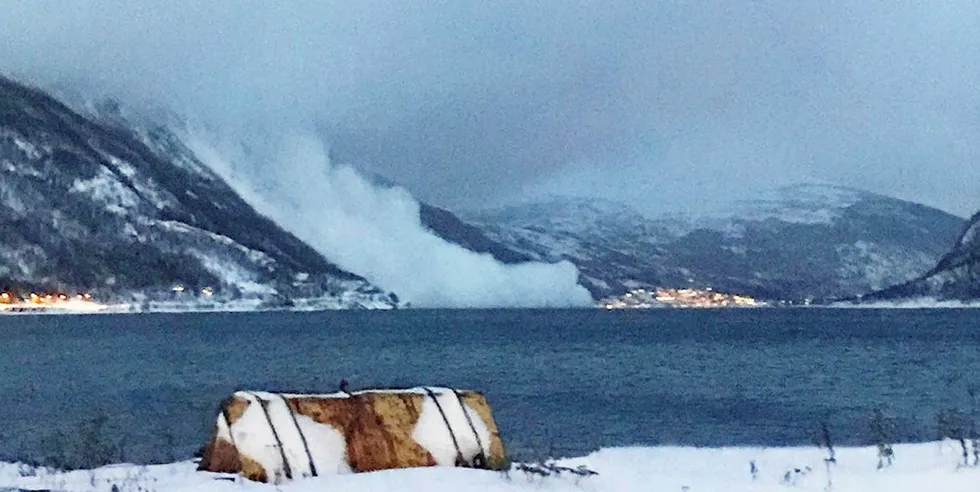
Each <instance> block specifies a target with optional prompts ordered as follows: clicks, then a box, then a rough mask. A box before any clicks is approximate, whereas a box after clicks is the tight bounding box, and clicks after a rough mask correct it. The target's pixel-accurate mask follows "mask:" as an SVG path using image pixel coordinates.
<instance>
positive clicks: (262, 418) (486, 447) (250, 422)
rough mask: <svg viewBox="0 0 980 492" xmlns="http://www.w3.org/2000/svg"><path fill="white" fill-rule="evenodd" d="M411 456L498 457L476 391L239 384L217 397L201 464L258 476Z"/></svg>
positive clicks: (420, 460)
mask: <svg viewBox="0 0 980 492" xmlns="http://www.w3.org/2000/svg"><path fill="white" fill-rule="evenodd" d="M418 466H465V467H473V468H487V469H500V468H503V467H504V466H506V462H505V457H504V448H503V443H502V442H501V440H500V433H499V431H498V430H497V424H496V422H494V420H493V414H492V413H491V410H490V405H489V404H488V403H487V400H486V398H485V397H484V396H483V394H482V393H480V392H477V391H468V390H454V389H451V388H425V387H420V388H411V389H404V390H366V391H356V392H353V393H347V392H340V393H331V394H326V395H302V394H278V393H267V392H260V391H239V392H236V393H235V394H234V395H233V396H232V397H230V398H228V399H226V400H224V401H223V402H222V403H221V409H220V412H219V414H218V417H217V422H216V423H215V427H214V431H213V433H212V436H211V440H210V441H209V442H208V444H207V445H206V446H205V449H204V454H203V456H202V459H201V463H200V466H199V469H200V470H205V471H212V472H226V473H240V474H242V475H243V476H244V477H245V478H248V479H250V480H255V481H259V482H272V483H280V482H282V481H283V480H288V479H294V478H302V477H315V476H322V475H330V474H338V473H352V472H353V473H356V472H366V471H375V470H385V469H390V468H408V467H418Z"/></svg>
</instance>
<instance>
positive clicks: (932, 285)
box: [863, 212, 980, 301]
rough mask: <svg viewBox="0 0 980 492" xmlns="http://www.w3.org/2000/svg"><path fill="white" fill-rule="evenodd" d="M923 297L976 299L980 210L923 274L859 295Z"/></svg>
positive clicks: (979, 275) (880, 298)
mask: <svg viewBox="0 0 980 492" xmlns="http://www.w3.org/2000/svg"><path fill="white" fill-rule="evenodd" d="M923 297H926V298H932V299H935V300H939V301H947V300H948V301H976V300H980V212H977V213H976V214H974V215H973V217H971V218H970V220H969V221H968V222H967V223H966V225H965V226H964V227H963V229H962V233H961V234H960V235H959V239H958V240H957V241H956V242H955V243H953V247H952V248H951V249H950V250H949V251H948V252H947V253H946V255H944V256H943V257H942V259H940V260H939V261H938V262H937V263H936V265H935V266H934V267H933V268H931V269H930V270H929V271H927V272H926V273H925V274H923V275H921V276H919V277H917V278H915V279H913V280H911V281H908V282H904V283H901V284H898V285H895V286H892V287H889V288H887V289H882V290H881V291H878V292H874V293H871V294H869V295H867V296H863V299H864V300H865V301H891V300H903V299H913V298H923Z"/></svg>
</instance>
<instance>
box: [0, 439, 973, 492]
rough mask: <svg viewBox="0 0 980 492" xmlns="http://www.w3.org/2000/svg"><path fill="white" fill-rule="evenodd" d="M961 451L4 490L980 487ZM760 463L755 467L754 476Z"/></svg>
mask: <svg viewBox="0 0 980 492" xmlns="http://www.w3.org/2000/svg"><path fill="white" fill-rule="evenodd" d="M961 453H962V452H961V450H960V448H959V445H958V444H957V443H954V442H951V441H950V442H943V443H938V442H936V443H924V444H902V445H897V446H895V461H894V464H893V465H892V466H891V467H887V468H884V469H880V470H879V469H877V465H878V457H877V449H876V448H874V447H867V448H841V449H839V450H838V451H837V464H836V465H835V466H832V467H831V469H830V472H829V476H828V471H827V468H826V465H825V463H824V458H825V457H826V454H825V452H824V451H822V450H820V449H817V448H815V447H810V448H772V449H759V448H719V449H697V448H681V447H657V448H612V449H603V450H600V451H597V452H595V453H593V454H591V455H589V456H586V457H582V458H572V459H564V460H559V461H558V464H559V465H563V466H567V467H578V466H580V465H585V466H587V467H588V468H590V469H592V470H594V471H596V472H598V473H599V474H598V475H596V476H588V477H579V476H576V475H574V474H571V473H567V472H566V473H564V474H562V475H560V476H550V477H540V476H537V475H535V474H528V473H525V472H522V471H517V470H513V471H511V472H509V473H502V472H487V471H477V470H469V469H462V468H415V469H404V470H390V471H383V472H375V473H363V474H355V475H336V476H329V477H321V478H316V479H306V480H300V481H295V482H292V483H288V484H283V485H279V486H278V487H277V486H274V485H267V484H260V483H252V482H245V481H242V480H241V479H237V478H235V477H229V476H224V475H217V474H209V473H202V472H197V471H195V464H194V463H191V462H183V463H174V464H169V465H152V466H134V465H115V466H109V467H104V468H99V469H96V470H82V471H74V472H68V473H58V472H52V471H48V470H45V469H35V468H32V467H29V466H26V465H18V464H2V463H0V491H2V490H4V489H5V488H9V489H15V490H16V489H24V490H51V491H66V492H67V491H70V492H75V491H79V492H82V491H85V492H88V491H100V492H102V491H104V492H111V491H113V488H114V487H115V490H118V491H119V492H137V491H139V492H170V491H173V492H176V491H190V490H194V491H205V492H223V491H228V492H231V491H240V490H253V491H257V492H261V491H268V492H273V491H283V492H307V491H309V492H314V491H317V492H320V491H359V492H372V491H389V490H397V491H399V492H415V491H418V492H432V491H434V490H454V491H463V492H465V491H477V490H479V491H521V490H534V491H541V490H546V491H581V490H584V491H617V492H618V491H645V492H646V491H672V492H683V491H688V492H698V491H726V492H736V491H742V490H744V491H767V490H801V491H826V490H834V491H841V492H850V491H862V492H864V491H874V490H887V491H890V492H900V491H925V490H929V491H942V492H949V491H967V490H969V491H976V490H980V468H974V467H964V466H963V465H962V455H961ZM971 460H972V457H971ZM752 463H754V464H755V468H756V473H755V476H754V477H753V473H752Z"/></svg>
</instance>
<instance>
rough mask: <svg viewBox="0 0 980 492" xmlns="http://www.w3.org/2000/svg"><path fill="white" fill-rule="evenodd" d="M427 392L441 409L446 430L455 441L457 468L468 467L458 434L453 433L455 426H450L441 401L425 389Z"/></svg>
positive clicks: (429, 390) (440, 412) (440, 413)
mask: <svg viewBox="0 0 980 492" xmlns="http://www.w3.org/2000/svg"><path fill="white" fill-rule="evenodd" d="M423 389H425V392H426V393H427V394H428V395H429V398H432V401H433V403H435V404H436V408H437V409H439V415H442V421H443V422H444V423H445V424H446V429H448V430H449V437H451V438H452V440H453V447H455V448H456V461H455V463H454V465H455V466H467V463H466V460H465V459H464V458H463V453H462V452H461V451H460V450H459V441H457V440H456V433H454V432H453V426H452V425H450V424H449V419H448V418H446V412H445V411H443V409H442V405H441V404H440V403H439V399H438V398H436V394H435V393H433V392H432V390H431V389H429V388H423Z"/></svg>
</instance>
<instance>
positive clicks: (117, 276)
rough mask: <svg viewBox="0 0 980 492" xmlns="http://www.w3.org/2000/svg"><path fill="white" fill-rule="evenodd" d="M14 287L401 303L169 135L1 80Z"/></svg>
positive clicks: (2, 193) (9, 271) (7, 269)
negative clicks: (257, 205) (282, 224)
mask: <svg viewBox="0 0 980 492" xmlns="http://www.w3.org/2000/svg"><path fill="white" fill-rule="evenodd" d="M0 169H2V174H0V283H2V284H3V285H5V286H6V287H8V288H15V289H27V288H32V289H59V290H89V289H92V290H95V291H96V292H99V293H103V294H105V295H119V294H121V293H124V292H131V291H134V290H135V291H140V292H142V293H144V294H147V293H149V294H158V295H159V294H160V293H161V292H160V291H161V290H163V291H169V288H170V286H176V285H179V286H183V287H185V288H190V289H194V290H198V289H203V288H206V287H209V288H211V289H212V290H213V291H214V292H215V293H216V295H217V297H228V298H237V297H241V296H253V297H263V298H269V299H278V298H282V297H290V296H292V295H299V294H305V295H314V296H326V297H329V298H332V299H335V300H336V301H337V306H338V307H340V306H346V307H356V306H391V305H394V304H395V301H394V300H393V299H392V298H391V297H390V296H389V295H388V294H386V293H383V292H381V291H380V290H378V289H376V288H374V287H373V286H371V285H370V284H368V283H367V282H366V281H365V280H363V279H362V278H360V277H358V276H357V275H354V274H351V273H349V272H345V271H343V270H341V269H339V268H337V267H336V266H335V265H333V264H331V263H330V262H328V261H327V260H326V259H325V258H323V256H321V255H320V254H319V253H317V252H316V251H314V250H313V249H312V248H310V247H309V246H307V245H306V244H304V243H303V242H302V241H300V240H299V239H297V238H296V237H295V236H293V235H291V234H289V233H287V232H285V231H283V230H282V229H281V228H279V227H278V226H277V225H276V224H275V223H273V222H272V221H270V220H269V219H267V218H265V217H263V216H261V215H259V214H258V213H256V212H255V210H254V209H252V207H250V206H249V205H248V204H246V203H245V202H244V201H243V200H242V199H241V198H240V197H239V196H238V195H236V194H235V193H234V191H233V190H232V189H231V188H230V187H229V186H228V185H227V184H225V183H224V182H223V181H221V179H219V178H218V177H217V175H215V174H214V173H212V172H210V171H209V170H208V169H207V168H206V167H205V166H203V165H202V164H201V163H200V162H198V161H197V159H196V158H195V157H194V156H193V154H192V153H191V152H190V151H189V150H187V149H186V147H184V146H183V145H182V144H181V143H180V141H179V140H178V139H177V138H176V137H174V136H173V135H172V134H170V133H169V132H167V131H166V130H164V129H162V128H154V129H151V130H147V131H146V132H144V133H142V134H138V133H137V132H135V131H133V130H131V129H129V128H126V127H124V126H122V125H118V124H114V123H113V122H112V121H109V120H105V121H99V120H96V119H94V118H91V117H85V116H82V115H80V114H79V113H76V112H74V111H72V110H71V109H69V108H68V107H66V106H65V105H63V104H61V103H60V102H58V101H56V100H55V99H53V98H51V97H50V96H48V95H47V94H45V93H43V92H41V91H39V90H36V89H33V88H30V87H26V86H24V85H21V84H18V83H16V82H13V81H11V80H8V79H4V78H0Z"/></svg>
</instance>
